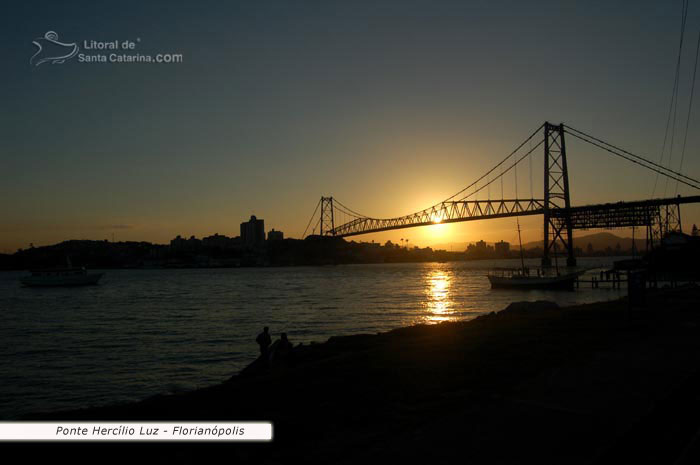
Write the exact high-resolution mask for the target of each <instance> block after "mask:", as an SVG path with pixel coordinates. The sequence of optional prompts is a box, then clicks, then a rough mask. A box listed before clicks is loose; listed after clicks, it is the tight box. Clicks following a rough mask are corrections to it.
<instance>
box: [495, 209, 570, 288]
mask: <svg viewBox="0 0 700 465" xmlns="http://www.w3.org/2000/svg"><path fill="white" fill-rule="evenodd" d="M518 242H519V244H520V265H521V266H520V268H516V269H512V268H499V269H495V270H492V272H491V273H489V275H488V276H487V278H488V279H489V282H490V283H491V288H492V289H499V288H500V289H563V290H573V289H574V283H575V282H576V278H577V277H578V276H579V275H580V274H581V273H583V272H582V271H579V272H573V273H566V274H561V273H559V266H558V264H557V260H556V249H555V251H554V263H555V265H556V274H554V275H550V274H546V273H544V272H543V271H542V270H540V269H537V273H536V274H531V273H530V269H529V268H527V267H526V266H525V257H524V256H523V242H522V239H521V237H520V221H518Z"/></svg>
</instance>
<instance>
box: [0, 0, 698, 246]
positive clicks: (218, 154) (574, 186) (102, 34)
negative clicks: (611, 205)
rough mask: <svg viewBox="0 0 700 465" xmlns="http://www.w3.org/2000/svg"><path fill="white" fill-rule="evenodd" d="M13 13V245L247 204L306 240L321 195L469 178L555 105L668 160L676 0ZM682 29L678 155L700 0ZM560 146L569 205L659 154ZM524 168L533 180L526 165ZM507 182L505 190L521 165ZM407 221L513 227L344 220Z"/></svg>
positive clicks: (505, 230) (217, 219)
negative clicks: (77, 51)
mask: <svg viewBox="0 0 700 465" xmlns="http://www.w3.org/2000/svg"><path fill="white" fill-rule="evenodd" d="M146 3H147V4H146ZM612 3H615V4H614V5H613V4H612ZM3 16H5V18H4V19H5V22H6V24H5V25H3V28H2V33H1V34H2V36H3V44H4V51H5V53H4V63H3V66H2V70H3V72H2V75H3V77H2V82H3V85H2V88H1V89H2V90H0V92H2V102H3V109H2V124H0V135H1V136H2V137H1V139H0V140H1V141H2V142H1V144H2V151H1V152H0V159H1V160H2V162H1V164H0V166H1V167H2V184H0V193H1V194H2V199H3V201H2V202H1V203H0V204H1V205H2V207H1V209H2V211H1V212H0V213H1V216H2V222H1V223H0V251H3V252H14V251H15V250H17V248H19V247H27V246H28V245H29V243H34V245H35V246H36V245H47V244H52V243H56V242H60V241H62V240H66V239H110V240H111V238H112V235H113V234H114V236H115V238H116V239H117V240H146V241H152V242H158V243H165V242H168V241H169V240H170V239H171V238H173V237H174V236H176V235H178V234H180V235H183V236H190V235H195V236H198V237H201V236H206V235H210V234H213V233H216V232H218V233H220V234H226V235H229V236H235V235H238V232H239V223H240V222H241V221H244V220H246V219H247V218H248V217H249V216H250V215H251V214H255V215H257V216H258V217H259V218H263V219H264V220H265V225H266V229H268V230H269V229H270V228H275V229H278V230H282V231H284V233H285V235H286V236H288V237H297V238H298V237H300V236H301V234H302V232H303V231H304V227H305V226H306V224H307V222H308V220H309V217H310V216H311V213H312V212H313V209H314V207H315V205H316V204H317V202H318V200H319V198H320V197H321V196H322V195H325V196H333V197H335V198H337V199H339V200H340V201H341V202H342V203H343V204H345V205H347V206H348V207H350V208H352V209H354V210H357V211H359V212H361V213H364V214H367V215H370V216H373V217H379V218H383V217H393V216H399V215H404V214H408V213H411V212H413V211H416V210H420V209H423V208H425V207H428V206H430V205H432V204H434V203H436V202H439V201H441V200H443V199H445V198H446V197H448V196H450V195H452V194H454V193H455V192H457V191H459V190H460V189H462V188H463V187H465V186H466V185H468V184H469V183H470V182H471V181H473V180H474V179H476V178H477V177H478V176H480V175H481V174H483V173H484V172H485V171H486V170H487V169H488V168H490V167H491V166H492V165H494V164H495V163H497V162H498V161H499V160H500V159H502V158H503V157H504V156H505V155H507V154H508V153H509V152H510V151H511V150H512V149H513V148H515V147H516V146H517V145H518V144H519V143H520V142H521V141H522V140H524V139H525V138H526V137H527V136H528V135H529V134H530V133H531V132H532V131H533V130H534V129H536V128H537V127H538V126H539V125H541V124H542V123H543V122H544V121H545V120H548V121H550V122H552V123H557V124H558V123H560V122H564V123H566V124H569V125H571V126H573V127H575V128H578V129H580V130H583V131H585V132H588V133H591V134H593V135H595V136H597V137H600V138H602V139H604V140H607V141H609V142H611V143H614V144H616V145H619V146H622V147H624V148H626V149H628V150H630V151H632V152H635V153H638V154H639V155H643V156H646V157H648V158H649V159H651V160H654V161H655V162H659V160H660V156H661V147H662V143H663V140H664V130H665V126H666V120H667V116H668V108H669V103H670V98H671V91H672V87H673V80H674V73H675V64H676V59H677V53H678V43H679V37H680V23H681V1H675V0H674V1H661V0H658V1H635V2H632V1H620V2H608V1H585V2H583V1H581V2H566V1H564V2H562V1H538V2H522V1H499V2H494V1H454V2H440V1H434V0H431V1H409V0H403V1H378V2H361V1H360V2H358V1H340V2H336V1H317V2H306V1H255V2H244V3H240V2H204V1H198V2H187V3H186V2H161V3H158V2H125V1H122V2H106V3H103V4H101V3H98V2H94V1H90V2H48V1H47V2H21V3H20V2H16V3H15V4H14V5H12V6H5V14H4V15H3ZM47 31H55V32H57V33H58V35H59V38H58V40H59V41H60V42H65V43H77V44H78V45H79V46H80V47H81V48H83V43H84V41H90V40H95V41H115V40H116V41H119V42H120V43H121V42H123V41H125V40H130V41H133V42H134V43H136V44H137V45H136V48H135V50H133V51H132V52H129V53H140V54H144V55H148V54H150V55H156V54H160V53H174V54H182V56H183V62H182V63H171V64H162V63H161V64H149V63H81V62H79V61H78V57H74V58H71V59H69V60H67V61H66V62H65V63H63V64H51V63H44V64H41V65H39V66H35V65H33V64H30V58H31V57H32V55H34V53H35V52H36V50H37V49H36V47H35V46H34V45H33V44H32V41H33V40H35V39H37V38H40V37H43V36H44V34H45V33H46V32H47ZM685 32H686V36H685V43H684V54H683V61H682V64H681V74H680V91H679V106H678V111H677V115H676V132H675V143H674V144H675V145H674V152H673V158H672V165H671V166H672V167H673V169H679V163H680V146H681V143H680V141H681V140H682V138H683V134H684V129H685V121H686V115H687V112H688V95H689V92H690V84H691V77H692V71H693V65H694V58H695V47H696V43H697V40H698V34H699V33H700V4H697V3H693V2H691V4H690V10H689V13H688V21H687V25H686V31H685ZM89 52H90V51H88V50H81V53H85V54H89ZM102 53H110V52H109V51H106V52H102ZM119 53H123V52H121V51H119ZM695 98H696V105H694V106H695V107H697V100H699V99H700V96H697V95H696V96H695ZM698 128H700V112H697V111H696V112H694V113H692V114H691V119H690V128H689V131H688V140H687V148H686V153H685V159H684V164H683V172H684V173H685V174H687V175H689V176H692V177H695V178H698V177H700V157H699V156H698V152H699V151H700V137H698ZM567 146H568V156H569V170H570V183H571V192H572V194H571V196H572V203H573V204H574V205H581V204H586V203H598V202H611V201H619V200H635V199H645V198H650V197H651V196H652V193H653V187H654V179H655V175H654V174H653V173H651V172H648V171H646V170H644V169H643V168H640V167H638V166H636V165H632V164H630V163H629V162H626V161H622V160H618V159H614V158H612V157H611V156H610V155H609V154H606V153H604V152H602V151H599V150H598V151H595V150H594V149H593V148H592V147H590V146H585V145H583V144H582V143H579V142H577V141H575V140H573V139H567ZM537 155H538V156H537V157H536V158H535V159H534V162H533V178H534V181H535V182H534V188H533V195H534V196H535V197H541V195H542V184H543V182H542V171H543V167H542V151H541V150H540V151H538V152H537ZM664 163H665V164H668V155H667V156H666V159H665V161H664ZM520 175H521V177H520V179H519V195H520V196H525V197H529V196H530V185H529V173H528V172H522V171H521V172H520ZM664 188H666V194H667V195H666V196H669V197H670V196H673V195H675V194H676V185H675V182H674V183H669V184H668V186H666V185H665V181H664V180H663V179H661V180H660V181H659V184H658V187H657V189H656V191H655V192H654V195H655V196H661V195H662V194H663V191H664ZM505 191H506V192H505V193H506V196H509V197H510V196H512V195H514V194H515V193H514V186H513V183H512V182H511V183H508V184H506V185H505ZM677 192H678V193H680V194H684V195H685V194H698V193H697V191H695V192H692V191H691V190H690V188H683V187H682V186H681V187H679V188H678V191H677ZM498 196H500V185H499V186H498V187H494V188H493V189H492V190H491V197H493V198H496V197H498ZM683 215H684V218H683V219H684V226H685V228H686V229H689V227H690V226H691V225H692V223H693V222H695V223H699V224H700V207H698V206H693V207H683ZM541 223H542V219H541V217H530V218H526V219H522V220H521V225H522V227H523V241H532V240H536V239H539V238H540V237H541V229H542V224H541ZM624 233H625V235H626V234H627V233H628V232H626V231H625V232H624ZM400 238H408V239H409V240H410V243H411V244H414V245H421V246H424V245H434V244H445V243H451V242H466V241H475V240H479V239H485V240H487V241H496V240H500V239H505V240H507V241H511V242H514V241H517V233H516V229H515V219H506V220H498V221H483V222H468V223H460V224H455V225H439V226H431V227H426V228H414V229H409V230H402V231H394V232H387V233H382V234H376V235H368V236H358V237H357V238H355V239H356V240H367V241H370V240H377V241H382V242H383V241H385V240H387V239H391V240H392V241H395V242H396V241H398V240H399V239H400Z"/></svg>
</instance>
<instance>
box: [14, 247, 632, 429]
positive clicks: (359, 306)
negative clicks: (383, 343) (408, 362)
mask: <svg viewBox="0 0 700 465" xmlns="http://www.w3.org/2000/svg"><path fill="white" fill-rule="evenodd" d="M612 260H613V259H612V258H595V259H594V258H581V259H579V266H580V267H583V268H588V269H592V268H597V267H606V266H610V265H611V263H612ZM527 262H528V263H527V264H528V266H533V267H534V266H536V265H537V262H538V261H537V260H528V261H527ZM517 266H519V261H517V260H487V261H472V262H448V263H406V264H379V265H376V264H374V265H338V266H323V267H290V268H272V267H271V268H237V269H178V270H160V269H159V270H104V273H105V275H104V277H103V278H102V280H101V281H100V284H99V285H97V286H88V287H77V288H25V287H22V286H21V285H20V283H19V281H18V280H19V278H20V277H21V276H24V275H26V273H25V272H2V273H0V318H1V319H2V323H1V324H0V360H2V363H1V364H0V419H3V420H11V419H16V418H18V417H19V416H21V415H23V414H27V413H30V412H43V411H58V410H64V409H74V408H79V407H87V406H99V405H106V404H112V403H120V402H127V401H135V400H141V399H144V398H146V397H149V396H152V395H155V394H162V393H173V392H180V391H184V390H191V389H196V388H199V387H204V386H208V385H212V384H217V383H220V382H222V381H225V380H226V379H228V378H229V377H231V375H233V374H235V373H237V372H238V371H239V370H241V369H242V368H243V367H245V366H246V365H247V364H249V363H250V362H252V361H253V360H254V359H255V358H256V356H257V353H258V347H257V345H256V343H255V337H256V336H257V334H258V333H259V332H260V331H261V330H262V328H263V326H269V327H270V332H271V333H272V336H273V341H274V340H276V339H277V338H278V337H279V334H280V333H282V332H286V333H287V334H288V336H289V339H290V341H291V342H292V343H294V344H298V343H301V342H303V343H305V344H308V343H311V342H323V341H325V340H327V339H328V338H329V337H331V336H339V335H349V334H358V333H377V332H381V331H387V330H390V329H393V328H397V327H401V326H407V325H413V324H421V323H426V324H433V323H439V322H442V321H458V320H470V319H472V318H475V317H477V316H479V315H481V314H483V313H488V312H491V311H498V310H501V309H503V308H505V307H506V306H507V305H508V304H509V303H510V302H514V301H523V300H528V301H534V300H552V301H555V302H557V303H559V304H560V305H571V304H577V303H586V302H594V301H600V300H608V299H615V298H618V297H620V296H622V295H624V294H625V293H626V291H625V289H624V287H623V289H622V290H613V289H602V288H601V289H590V285H588V287H586V286H584V285H582V286H581V289H578V290H576V291H573V292H571V291H513V290H491V289H490V286H489V282H488V280H487V278H486V271H487V270H488V269H489V268H492V267H517ZM95 271H97V270H95ZM594 272H595V270H592V271H590V273H594Z"/></svg>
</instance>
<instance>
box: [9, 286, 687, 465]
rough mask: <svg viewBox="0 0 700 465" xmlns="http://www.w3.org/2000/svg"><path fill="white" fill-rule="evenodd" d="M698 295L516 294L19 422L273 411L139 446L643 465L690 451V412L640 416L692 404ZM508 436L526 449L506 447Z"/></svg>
mask: <svg viewBox="0 0 700 465" xmlns="http://www.w3.org/2000/svg"><path fill="white" fill-rule="evenodd" d="M699 303H700V289H699V288H698V287H696V286H689V287H684V288H677V289H665V290H659V291H658V292H650V293H649V295H648V298H647V305H646V307H644V308H636V309H633V310H630V309H629V308H628V305H627V301H626V299H625V298H623V299H618V300H613V301H604V302H598V303H592V304H583V305H577V306H572V307H558V306H557V305H556V304H553V303H551V302H549V303H548V302H535V303H532V302H524V303H523V302H520V303H513V304H511V305H509V306H508V307H507V308H505V309H503V310H501V311H499V312H491V313H488V314H484V315H482V316H479V317H477V318H475V319H473V320H469V321H466V322H449V323H440V324H434V325H425V324H423V325H415V326H409V327H403V328H397V329H394V330H391V331H388V332H383V333H378V334H358V335H353V336H336V337H331V338H329V339H328V340H327V341H326V342H323V343H318V344H311V345H302V346H301V347H297V348H295V363H294V365H293V366H278V367H273V368H272V369H270V370H269V371H266V372H260V371H259V370H256V369H255V363H252V364H251V365H249V366H248V367H247V368H244V369H243V370H241V371H240V372H239V374H237V375H234V376H232V377H231V379H230V380H228V381H227V382H225V383H222V384H219V385H214V386H210V387H206V388H201V389H197V390H195V391H189V392H184V393H180V394H174V395H157V396H153V397H150V398H148V399H145V400H142V401H139V402H135V403H129V404H121V405H109V406H104V407H94V408H87V409H81V410H73V411H63V412H51V413H49V412H44V413H36V414H31V415H25V416H24V417H23V418H22V419H26V420H29V419H31V420H88V419H92V420H100V421H106V420H122V421H123V420H173V421H177V420H216V421H222V420H231V421H254V420H258V421H273V423H274V425H275V441H274V442H273V443H271V444H265V445H255V446H251V445H246V444H225V445H222V444H216V445H214V444H210V445H209V446H210V447H208V448H206V449H205V448H203V445H201V444H200V445H189V446H184V445H178V444H160V445H153V447H149V448H147V449H148V450H149V451H152V452H154V453H155V451H156V450H158V451H159V452H158V453H159V454H162V453H165V454H169V453H173V454H177V453H180V452H182V450H184V449H186V450H188V451H197V452H196V453H197V454H201V453H204V451H205V450H207V451H208V450H210V449H211V450H212V451H213V450H217V451H221V450H226V451H227V452H226V453H227V454H230V456H231V457H237V458H240V459H242V460H245V459H247V458H252V457H257V456H258V455H260V461H261V463H277V462H280V461H286V460H291V459H292V458H298V459H303V460H305V461H306V462H308V463H321V462H327V461H330V462H331V463H345V462H346V461H347V462H348V463H350V462H352V461H356V460H365V459H367V460H369V457H372V456H379V457H385V458H386V460H393V459H390V458H389V457H396V456H398V457H404V460H407V461H409V462H413V461H414V459H415V458H416V457H423V456H424V457H425V460H430V459H429V458H428V457H433V456H434V455H435V454H437V456H438V457H442V458H444V459H445V460H448V459H450V460H451V459H453V458H455V459H456V458H460V457H461V458H464V457H467V458H469V459H470V460H472V459H473V460H472V462H473V463H493V461H496V462H498V463H520V460H522V461H529V460H530V458H536V459H537V461H538V462H540V463H607V462H606V461H605V460H606V459H607V458H610V457H614V456H615V454H622V456H624V457H629V456H630V454H632V455H633V456H636V455H638V457H637V459H636V461H638V462H639V463H646V462H647V459H649V458H650V457H655V458H656V459H658V460H657V462H656V463H662V462H663V463H666V462H668V461H669V460H668V459H669V458H670V457H671V456H673V457H675V458H674V460H675V459H676V458H679V457H681V455H682V454H681V452H683V450H685V449H686V448H688V447H690V448H691V449H690V450H691V451H692V450H696V451H698V453H700V450H698V449H700V445H698V444H695V446H692V444H693V443H692V437H693V434H695V432H696V431H700V420H698V421H696V419H697V418H699V417H689V418H687V423H688V424H687V425H686V426H685V427H683V428H680V430H682V432H681V433H678V434H676V435H675V436H674V437H669V438H666V436H668V435H666V436H664V431H665V430H664V428H668V422H667V421H666V422H662V423H659V424H658V425H657V424H653V422H652V424H649V419H648V418H649V416H650V415H651V416H652V417H653V416H654V415H656V416H659V415H661V416H662V417H663V415H668V413H669V412H675V411H676V410H677V407H678V402H679V401H680V400H682V405H683V407H684V410H687V411H690V412H693V411H694V410H693V408H694V406H697V407H698V408H699V409H700V402H699V401H700V399H695V397H693V396H692V395H690V394H688V392H697V391H696V390H694V389H690V390H689V388H688V386H691V387H692V388H695V387H697V388H698V389H700V376H698V375H697V368H696V367H698V366H700V338H698V337H697V335H698V332H699V331H698V328H700V312H698V311H696V309H698V308H700V306H699V305H698V304H699ZM669 392H686V394H680V395H676V396H675V398H674V397H673V396H671V397H669ZM696 404H697V405H696ZM681 416H682V414H681ZM686 416H687V415H686ZM674 421H675V420H674ZM438 431H439V432H440V433H438ZM635 431H636V433H635ZM631 432H632V433H631ZM691 433H692V434H691ZM645 435H646V436H648V435H651V437H652V438H654V440H649V444H646V445H644V444H643V445H642V446H645V447H646V449H649V448H652V449H653V450H652V451H651V452H650V451H649V450H645V447H641V446H640V445H638V444H637V443H636V441H635V437H637V436H639V437H642V436H645ZM542 438H549V439H548V440H547V441H542ZM659 438H661V440H660V439H659ZM664 438H666V439H664ZM406 441H409V442H410V443H411V446H410V448H409V450H411V451H413V452H412V453H407V451H406V450H404V449H403V447H404V446H405V442H406ZM503 441H507V442H508V443H509V444H512V445H518V446H519V447H520V448H521V449H520V452H518V451H517V448H515V449H513V450H510V449H509V448H505V449H504V448H503V447H499V444H502V442H503ZM681 442H682V443H683V444H682V448H681V446H680V445H678V444H679V443H681ZM357 444H361V445H362V447H359V448H358V447H356V445H357ZM430 444H433V445H439V446H437V447H438V451H437V452H436V451H435V447H429V445H430ZM632 444H635V446H634V447H633V446H632ZM457 445H459V447H456V446H457ZM554 445H556V447H554ZM63 446H65V445H63ZM122 446H123V447H121V448H120V447H116V446H114V447H113V448H112V449H114V450H115V452H118V451H126V450H129V449H130V447H129V446H128V445H122ZM462 447H465V448H466V449H462ZM693 447H694V449H693ZM43 448H44V445H42V449H43ZM64 448H65V447H64ZM183 448H184V449H183ZM465 450H469V451H470V452H469V455H466V456H465V455H464V452H465ZM175 451H180V452H175ZM251 454H252V455H251ZM256 454H257V455H256ZM431 454H432V455H431ZM686 455H687V454H686ZM691 457H696V456H694V455H692V453H691ZM496 458H497V460H495V459H496ZM526 458H527V459H528V460H524V459H526ZM492 459H493V461H491V460H492ZM671 462H673V461H671ZM679 463H686V462H679ZM687 463H692V462H687Z"/></svg>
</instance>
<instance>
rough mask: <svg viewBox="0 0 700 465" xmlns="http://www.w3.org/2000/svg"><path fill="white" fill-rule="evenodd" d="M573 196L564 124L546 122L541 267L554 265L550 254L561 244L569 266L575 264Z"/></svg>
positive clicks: (555, 251)
mask: <svg viewBox="0 0 700 465" xmlns="http://www.w3.org/2000/svg"><path fill="white" fill-rule="evenodd" d="M569 208H571V199H570V197H569V171H568V168H567V166H566V144H565V142H564V125H563V124H560V125H558V126H557V125H554V124H550V123H549V122H546V121H545V123H544V252H543V254H542V266H543V267H548V266H551V265H552V259H551V258H550V253H557V250H558V246H557V244H558V243H561V244H562V245H563V246H564V250H565V251H566V265H567V266H576V257H574V237H573V234H572V232H571V230H572V228H571V215H570V213H569ZM556 209H563V211H564V215H556V218H555V217H554V216H553V215H552V210H556Z"/></svg>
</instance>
